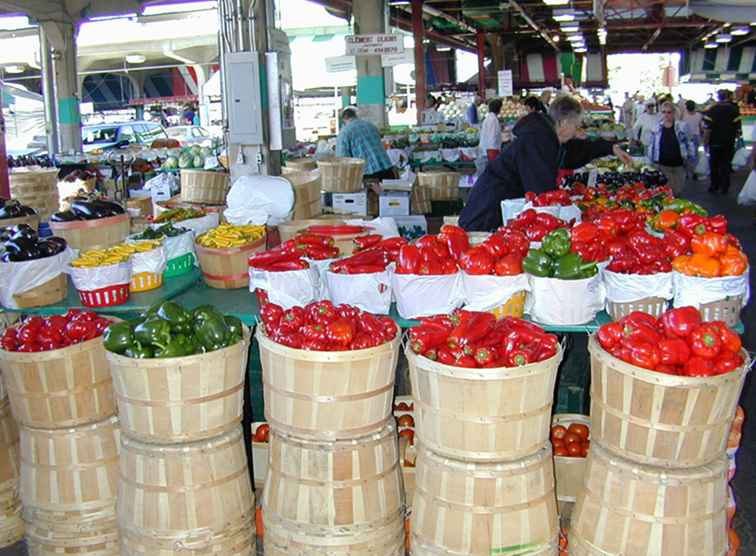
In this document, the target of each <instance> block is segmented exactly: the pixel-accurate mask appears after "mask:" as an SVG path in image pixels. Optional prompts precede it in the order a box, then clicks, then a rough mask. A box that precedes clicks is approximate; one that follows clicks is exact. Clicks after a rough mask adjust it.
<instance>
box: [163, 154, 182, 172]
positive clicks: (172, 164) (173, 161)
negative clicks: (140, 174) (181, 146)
mask: <svg viewBox="0 0 756 556" xmlns="http://www.w3.org/2000/svg"><path fill="white" fill-rule="evenodd" d="M178 164H179V161H178V158H176V157H175V156H169V157H168V158H166V159H165V162H163V168H165V169H166V170H175V169H176V168H178Z"/></svg>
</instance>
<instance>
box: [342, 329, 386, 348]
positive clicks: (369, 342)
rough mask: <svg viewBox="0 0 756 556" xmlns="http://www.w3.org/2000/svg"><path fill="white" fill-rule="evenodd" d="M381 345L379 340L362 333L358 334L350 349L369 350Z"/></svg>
mask: <svg viewBox="0 0 756 556" xmlns="http://www.w3.org/2000/svg"><path fill="white" fill-rule="evenodd" d="M378 345H380V344H379V340H378V339H376V338H373V337H371V336H369V335H367V334H364V333H362V332H359V333H357V335H356V336H355V337H354V340H352V343H351V344H349V349H368V348H372V347H376V346H378Z"/></svg>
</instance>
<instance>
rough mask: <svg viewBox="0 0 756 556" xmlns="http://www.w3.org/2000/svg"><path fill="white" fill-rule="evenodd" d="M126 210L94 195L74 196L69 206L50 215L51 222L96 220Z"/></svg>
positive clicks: (116, 214)
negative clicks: (67, 208)
mask: <svg viewBox="0 0 756 556" xmlns="http://www.w3.org/2000/svg"><path fill="white" fill-rule="evenodd" d="M125 212H126V210H125V209H124V208H123V207H122V206H121V205H119V204H118V203H115V202H113V201H107V200H105V199H97V198H95V197H76V198H75V199H74V200H73V201H72V202H71V208H70V209H69V210H64V211H61V212H56V213H55V214H53V215H52V216H51V217H50V221H51V222H72V221H74V220H97V219H98V218H107V217H108V216H118V215H119V214H124V213H125Z"/></svg>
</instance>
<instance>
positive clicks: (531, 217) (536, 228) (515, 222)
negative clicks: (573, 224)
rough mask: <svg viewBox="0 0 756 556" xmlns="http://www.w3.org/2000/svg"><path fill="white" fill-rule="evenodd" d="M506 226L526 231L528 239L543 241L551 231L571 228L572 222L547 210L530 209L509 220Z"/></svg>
mask: <svg viewBox="0 0 756 556" xmlns="http://www.w3.org/2000/svg"><path fill="white" fill-rule="evenodd" d="M506 227H507V228H509V229H511V230H516V231H518V232H522V233H524V234H525V237H527V238H528V241H541V240H542V239H543V238H544V237H545V236H546V235H547V234H548V233H549V232H552V231H554V230H556V229H557V228H569V227H570V224H569V223H568V222H565V221H564V220H562V219H561V218H557V217H556V216H553V215H551V214H549V213H547V212H536V211H535V210H533V209H528V210H524V211H522V212H521V213H520V214H518V215H517V218H514V219H512V220H510V221H508V222H507V225H506Z"/></svg>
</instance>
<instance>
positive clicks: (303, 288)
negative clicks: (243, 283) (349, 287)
mask: <svg viewBox="0 0 756 556" xmlns="http://www.w3.org/2000/svg"><path fill="white" fill-rule="evenodd" d="M258 288H259V289H261V290H263V291H265V292H267V294H268V300H269V301H270V302H271V303H275V304H276V305H280V306H281V307H283V308H284V309H291V308H292V307H296V306H304V305H307V304H308V303H312V302H313V301H317V300H319V299H320V295H319V293H320V278H319V277H318V271H317V269H316V268H314V267H312V266H311V267H310V268H305V269H302V270H288V271H285V272H269V271H267V270H259V269H256V268H252V267H250V269H249V291H251V292H254V291H255V290H256V289H258Z"/></svg>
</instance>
